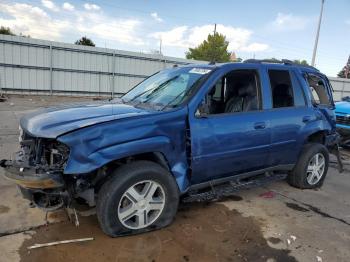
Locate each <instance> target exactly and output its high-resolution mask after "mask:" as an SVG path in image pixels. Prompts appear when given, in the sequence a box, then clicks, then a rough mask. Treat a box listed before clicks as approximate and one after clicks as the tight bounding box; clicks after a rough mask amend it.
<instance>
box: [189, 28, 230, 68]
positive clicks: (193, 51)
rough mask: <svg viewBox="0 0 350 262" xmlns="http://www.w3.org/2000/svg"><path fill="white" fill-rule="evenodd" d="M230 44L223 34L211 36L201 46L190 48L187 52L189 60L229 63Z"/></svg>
mask: <svg viewBox="0 0 350 262" xmlns="http://www.w3.org/2000/svg"><path fill="white" fill-rule="evenodd" d="M228 44H229V42H228V41H226V37H225V36H224V35H222V34H219V33H215V34H213V35H211V34H209V35H208V38H207V39H206V40H204V41H203V42H202V43H201V44H200V45H199V46H197V47H195V48H189V50H188V52H186V58H187V59H196V60H204V61H210V62H219V63H222V62H229V61H230V55H231V54H230V53H229V52H228V51H227V46H228Z"/></svg>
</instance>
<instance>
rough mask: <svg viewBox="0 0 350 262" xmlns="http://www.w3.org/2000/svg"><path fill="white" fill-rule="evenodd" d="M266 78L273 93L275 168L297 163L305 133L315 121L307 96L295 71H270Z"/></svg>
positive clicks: (277, 69) (273, 162) (272, 123)
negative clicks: (308, 126)
mask: <svg viewBox="0 0 350 262" xmlns="http://www.w3.org/2000/svg"><path fill="white" fill-rule="evenodd" d="M266 77H267V79H268V82H269V83H270V90H271V109H270V114H269V115H270V123H271V135H272V136H271V154H270V157H271V159H270V162H271V164H272V165H273V166H278V165H281V166H284V165H289V164H294V163H295V162H296V160H297V157H298V155H299V150H298V149H300V148H301V144H302V143H303V141H302V139H300V137H302V133H303V132H304V130H305V129H306V128H307V125H309V124H310V123H312V122H313V121H314V120H316V117H315V114H314V111H313V110H312V109H311V108H310V107H308V106H307V102H306V96H305V93H304V90H303V88H302V85H301V83H300V81H299V79H298V78H297V75H296V72H294V71H293V70H288V69H280V68H268V69H267V71H266Z"/></svg>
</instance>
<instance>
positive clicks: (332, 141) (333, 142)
mask: <svg viewBox="0 0 350 262" xmlns="http://www.w3.org/2000/svg"><path fill="white" fill-rule="evenodd" d="M325 139H326V140H325V145H326V146H327V147H334V146H336V147H338V144H339V142H340V140H341V137H340V135H339V133H337V132H334V133H331V134H328V135H327V136H326V138H325Z"/></svg>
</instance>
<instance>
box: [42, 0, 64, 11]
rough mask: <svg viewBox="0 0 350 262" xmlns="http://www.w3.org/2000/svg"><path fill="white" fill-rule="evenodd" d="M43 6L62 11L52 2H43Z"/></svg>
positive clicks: (43, 0)
mask: <svg viewBox="0 0 350 262" xmlns="http://www.w3.org/2000/svg"><path fill="white" fill-rule="evenodd" d="M41 4H42V5H43V6H44V7H46V8H47V9H49V10H51V11H54V12H58V11H59V10H60V9H59V8H58V7H57V6H56V4H55V3H54V2H52V1H50V0H41Z"/></svg>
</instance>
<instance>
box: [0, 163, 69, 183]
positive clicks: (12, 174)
mask: <svg viewBox="0 0 350 262" xmlns="http://www.w3.org/2000/svg"><path fill="white" fill-rule="evenodd" d="M0 166H1V167H3V168H4V169H5V174H4V176H5V178H7V179H8V180H10V181H12V182H14V183H16V184H18V185H19V186H21V187H24V188H29V189H53V188H60V187H63V186H64V181H63V179H62V174H60V173H59V172H55V171H44V170H41V169H38V168H34V167H21V166H20V165H18V164H17V163H16V162H15V161H12V160H5V159H4V160H1V161H0Z"/></svg>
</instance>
